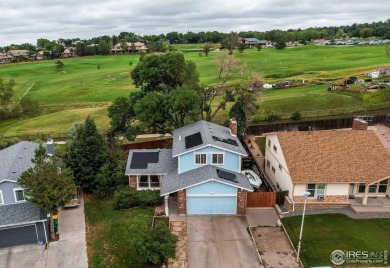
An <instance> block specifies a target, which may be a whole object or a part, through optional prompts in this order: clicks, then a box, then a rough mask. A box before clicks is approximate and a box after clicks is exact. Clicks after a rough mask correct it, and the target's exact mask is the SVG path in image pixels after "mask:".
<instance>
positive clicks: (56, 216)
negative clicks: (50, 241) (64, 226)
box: [53, 215, 58, 234]
mask: <svg viewBox="0 0 390 268" xmlns="http://www.w3.org/2000/svg"><path fill="white" fill-rule="evenodd" d="M53 224H54V233H55V234H56V233H58V215H54V216H53Z"/></svg>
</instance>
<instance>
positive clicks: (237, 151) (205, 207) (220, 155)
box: [125, 119, 253, 216]
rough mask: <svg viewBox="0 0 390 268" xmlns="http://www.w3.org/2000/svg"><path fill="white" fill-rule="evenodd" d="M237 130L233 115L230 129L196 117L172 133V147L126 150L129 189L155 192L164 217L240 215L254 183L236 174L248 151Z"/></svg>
mask: <svg viewBox="0 0 390 268" xmlns="http://www.w3.org/2000/svg"><path fill="white" fill-rule="evenodd" d="M236 134H237V122H236V121H235V120H233V119H231V121H230V128H227V127H223V126H219V125H216V124H213V123H211V122H206V121H198V122H195V123H193V124H190V125H187V126H184V127H182V128H179V129H176V130H175V131H174V132H173V145H172V149H156V150H130V151H129V156H128V160H127V165H126V172H125V174H126V176H128V177H129V184H130V187H131V188H134V189H137V190H144V189H154V190H159V191H160V195H161V196H163V197H164V200H165V213H166V215H167V216H168V215H169V214H176V213H177V214H179V215H180V214H182V215H197V214H202V215H204V214H245V210H246V202H247V192H252V191H253V187H252V186H251V184H250V182H249V180H248V178H247V177H246V176H245V175H243V174H241V173H240V172H241V158H242V156H246V155H247V153H246V151H245V149H244V147H243V146H242V144H241V143H240V141H239V139H238V138H237V136H236ZM172 204H177V205H176V207H174V206H173V205H172Z"/></svg>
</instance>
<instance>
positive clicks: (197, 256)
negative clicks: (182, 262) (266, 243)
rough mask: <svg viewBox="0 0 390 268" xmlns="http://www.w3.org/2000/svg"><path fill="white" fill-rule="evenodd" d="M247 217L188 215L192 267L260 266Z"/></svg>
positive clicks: (228, 267) (233, 267)
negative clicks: (249, 231)
mask: <svg viewBox="0 0 390 268" xmlns="http://www.w3.org/2000/svg"><path fill="white" fill-rule="evenodd" d="M247 227H248V223H247V221H246V218H245V216H189V217H187V235H188V257H189V267H190V268H196V267H204V268H206V267H210V268H211V267H213V268H214V267H221V268H225V267H226V268H236V267H237V268H238V267H253V268H256V267H260V262H259V259H258V255H257V252H256V249H255V246H254V244H253V242H252V240H251V238H250V236H249V233H248V231H247Z"/></svg>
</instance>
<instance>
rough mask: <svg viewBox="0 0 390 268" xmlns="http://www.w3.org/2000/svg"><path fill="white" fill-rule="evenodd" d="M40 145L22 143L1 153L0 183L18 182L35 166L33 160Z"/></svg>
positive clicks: (27, 142)
mask: <svg viewBox="0 0 390 268" xmlns="http://www.w3.org/2000/svg"><path fill="white" fill-rule="evenodd" d="M38 146H39V145H38V143H35V142H29V141H22V142H19V143H17V144H14V145H12V146H10V147H8V148H5V149H3V150H1V151H0V182H1V181H2V180H12V181H15V182H16V181H17V180H18V179H19V177H20V175H21V174H22V173H23V172H24V171H26V170H27V169H29V168H31V167H33V166H34V164H33V162H31V159H32V158H34V155H35V153H34V151H35V149H36V148H38Z"/></svg>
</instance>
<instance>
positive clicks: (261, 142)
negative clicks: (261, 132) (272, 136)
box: [256, 137, 266, 155]
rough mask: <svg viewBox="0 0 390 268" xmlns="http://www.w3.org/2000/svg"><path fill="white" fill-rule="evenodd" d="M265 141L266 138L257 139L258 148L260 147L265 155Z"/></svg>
mask: <svg viewBox="0 0 390 268" xmlns="http://www.w3.org/2000/svg"><path fill="white" fill-rule="evenodd" d="M265 141H266V138H265V137H259V138H256V143H257V146H259V149H260V151H261V153H262V154H263V155H265Z"/></svg>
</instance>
